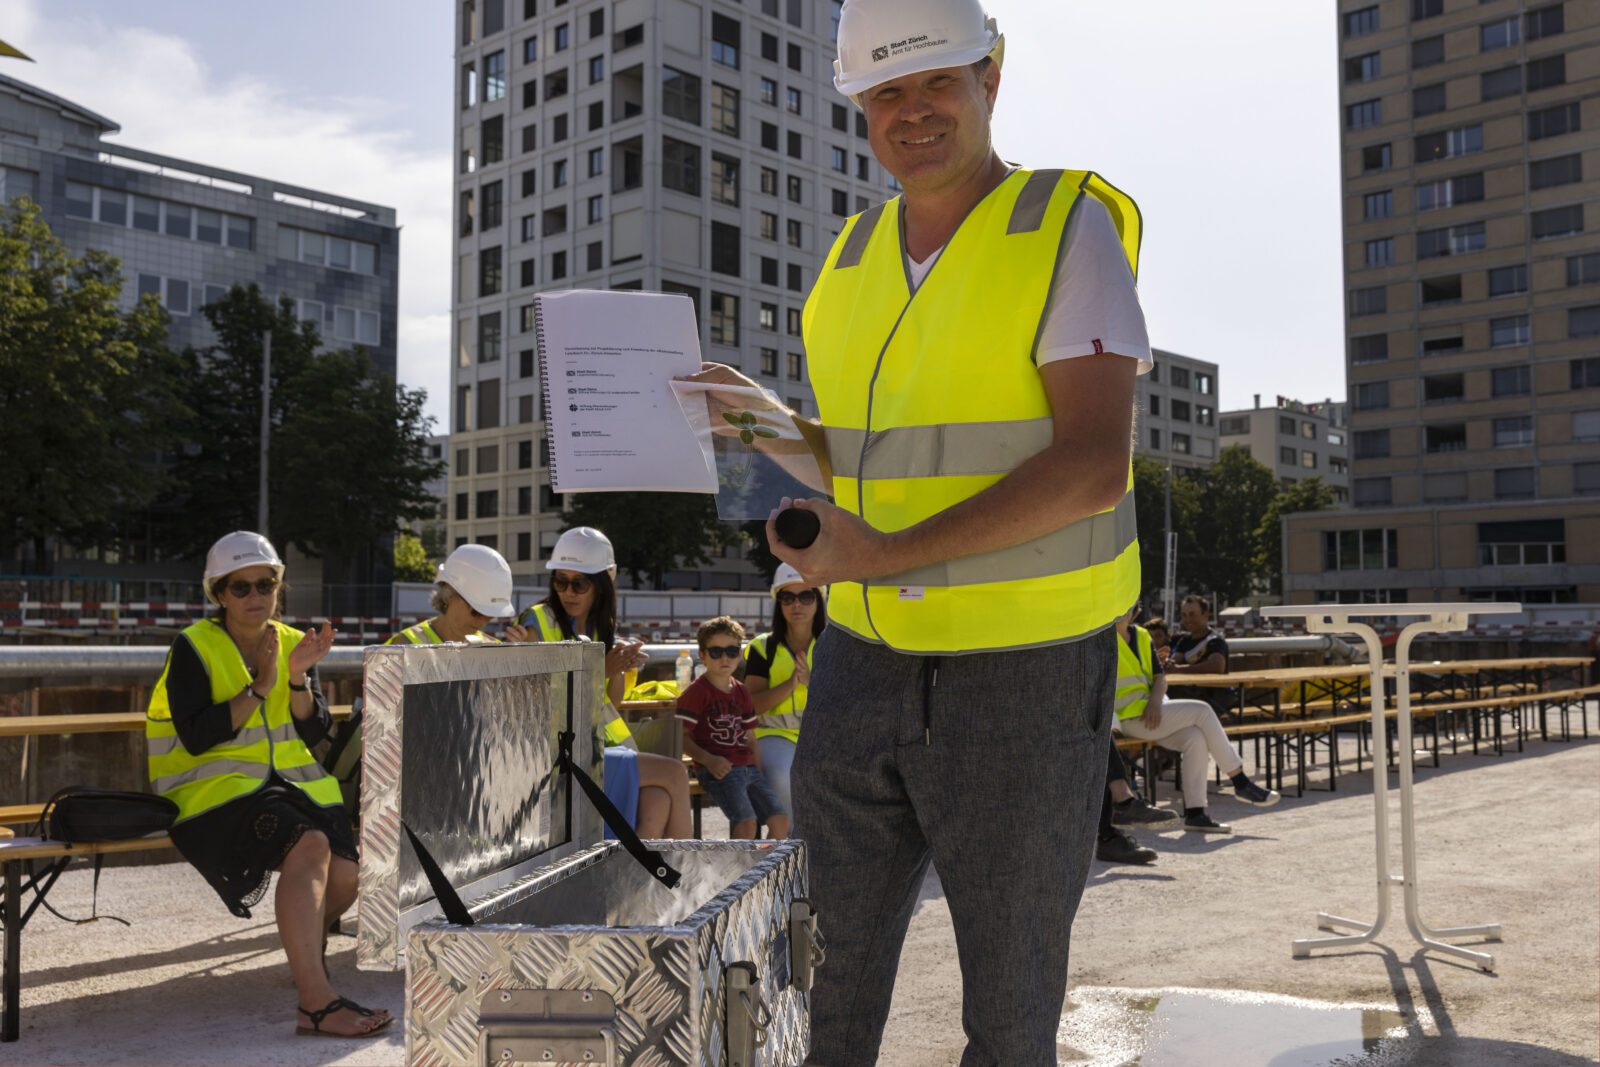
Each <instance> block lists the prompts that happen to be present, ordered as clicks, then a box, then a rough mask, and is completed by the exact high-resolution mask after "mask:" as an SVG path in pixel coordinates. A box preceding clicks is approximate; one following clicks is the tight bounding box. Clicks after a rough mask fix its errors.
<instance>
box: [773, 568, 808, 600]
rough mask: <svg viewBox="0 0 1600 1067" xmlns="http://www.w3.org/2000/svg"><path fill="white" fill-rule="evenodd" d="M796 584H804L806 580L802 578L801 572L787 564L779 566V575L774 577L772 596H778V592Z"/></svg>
mask: <svg viewBox="0 0 1600 1067" xmlns="http://www.w3.org/2000/svg"><path fill="white" fill-rule="evenodd" d="M795 582H800V583H802V584H804V582H805V579H804V578H802V577H801V576H800V572H799V571H797V570H795V569H794V568H793V567H791V566H789V565H788V564H787V563H780V564H778V573H777V574H774V575H773V576H772V595H773V596H777V595H778V590H780V589H782V588H783V587H784V586H786V585H793V584H794V583H795Z"/></svg>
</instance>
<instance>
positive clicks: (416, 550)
mask: <svg viewBox="0 0 1600 1067" xmlns="http://www.w3.org/2000/svg"><path fill="white" fill-rule="evenodd" d="M433 576H434V570H433V564H432V563H429V562H428V553H427V552H426V551H424V550H423V547H422V541H421V540H420V539H419V538H418V537H417V535H416V534H414V533H407V532H403V531H402V532H401V533H400V534H398V535H396V536H395V539H394V580H395V581H397V582H431V581H433Z"/></svg>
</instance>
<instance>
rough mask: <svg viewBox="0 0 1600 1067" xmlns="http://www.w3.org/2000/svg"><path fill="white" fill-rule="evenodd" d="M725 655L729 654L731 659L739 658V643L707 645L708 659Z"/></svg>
mask: <svg viewBox="0 0 1600 1067" xmlns="http://www.w3.org/2000/svg"><path fill="white" fill-rule="evenodd" d="M723 656H727V657H728V658H729V659H738V658H739V646H738V645H707V646H706V658H707V659H721V658H722V657H723Z"/></svg>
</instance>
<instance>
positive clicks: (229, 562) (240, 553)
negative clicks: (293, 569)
mask: <svg viewBox="0 0 1600 1067" xmlns="http://www.w3.org/2000/svg"><path fill="white" fill-rule="evenodd" d="M262 566H265V567H271V568H272V575H273V577H275V578H277V579H278V580H279V581H282V580H283V560H281V559H279V558H278V550H277V549H275V548H273V547H272V542H271V541H268V540H267V539H266V538H265V537H262V536H261V535H260V534H258V533H251V532H250V531H249V530H235V531H233V533H231V534H228V535H226V536H224V537H222V538H220V539H219V540H218V541H217V543H216V544H214V545H212V546H211V551H209V552H207V553H206V576H205V581H204V583H203V584H204V585H205V589H206V599H207V600H209V601H211V602H212V603H213V604H218V603H221V601H219V600H218V599H217V597H216V594H215V593H213V592H212V591H211V586H212V585H213V584H214V583H215V582H216V580H217V579H218V578H221V577H223V576H224V575H228V574H232V573H233V572H234V571H237V570H243V569H244V568H245V567H262Z"/></svg>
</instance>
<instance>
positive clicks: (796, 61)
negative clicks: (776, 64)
mask: <svg viewBox="0 0 1600 1067" xmlns="http://www.w3.org/2000/svg"><path fill="white" fill-rule="evenodd" d="M786 52H787V55H786V57H785V60H786V63H787V65H788V67H789V69H790V70H793V71H800V68H801V66H802V63H801V60H802V59H803V53H802V52H801V51H800V46H799V45H797V44H791V45H790V46H789V47H788V48H787V49H786ZM801 73H804V72H803V71H801Z"/></svg>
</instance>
